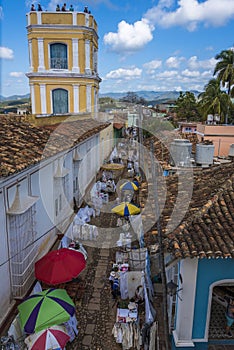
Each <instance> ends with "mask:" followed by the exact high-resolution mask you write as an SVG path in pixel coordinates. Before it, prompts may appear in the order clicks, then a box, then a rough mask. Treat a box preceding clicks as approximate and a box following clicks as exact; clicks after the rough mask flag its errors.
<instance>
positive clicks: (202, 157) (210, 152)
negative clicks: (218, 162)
mask: <svg viewBox="0 0 234 350" xmlns="http://www.w3.org/2000/svg"><path fill="white" fill-rule="evenodd" d="M214 148H215V146H214V145H212V144H210V145H204V144H202V143H198V144H197V145H196V163H197V164H198V165H202V166H209V165H212V164H213V159H214Z"/></svg>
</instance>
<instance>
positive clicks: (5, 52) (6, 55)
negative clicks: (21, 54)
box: [0, 46, 14, 60]
mask: <svg viewBox="0 0 234 350" xmlns="http://www.w3.org/2000/svg"><path fill="white" fill-rule="evenodd" d="M0 58H2V59H6V60H12V59H13V58H14V52H13V50H12V49H9V48H8V47H4V46H0Z"/></svg>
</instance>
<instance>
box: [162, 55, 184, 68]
mask: <svg viewBox="0 0 234 350" xmlns="http://www.w3.org/2000/svg"><path fill="white" fill-rule="evenodd" d="M183 60H184V58H183V57H179V58H178V57H175V56H171V57H169V58H168V59H167V60H166V65H167V66H168V67H169V68H179V66H180V63H181V61H183Z"/></svg>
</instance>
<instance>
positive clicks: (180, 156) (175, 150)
mask: <svg viewBox="0 0 234 350" xmlns="http://www.w3.org/2000/svg"><path fill="white" fill-rule="evenodd" d="M191 155H192V144H191V142H189V140H187V139H174V141H173V142H172V143H171V146H170V156H171V163H172V164H174V165H175V166H191V162H190V159H191Z"/></svg>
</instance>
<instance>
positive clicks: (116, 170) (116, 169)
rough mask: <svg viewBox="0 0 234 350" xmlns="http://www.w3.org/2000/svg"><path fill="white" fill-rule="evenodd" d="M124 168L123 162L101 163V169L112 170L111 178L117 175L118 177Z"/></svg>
mask: <svg viewBox="0 0 234 350" xmlns="http://www.w3.org/2000/svg"><path fill="white" fill-rule="evenodd" d="M124 168H125V166H124V165H123V164H119V163H108V164H103V165H102V166H101V169H102V170H106V171H111V172H112V174H113V179H116V178H117V177H119V176H120V175H121V174H122V173H123V171H124Z"/></svg>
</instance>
